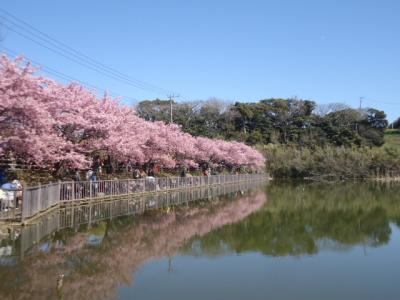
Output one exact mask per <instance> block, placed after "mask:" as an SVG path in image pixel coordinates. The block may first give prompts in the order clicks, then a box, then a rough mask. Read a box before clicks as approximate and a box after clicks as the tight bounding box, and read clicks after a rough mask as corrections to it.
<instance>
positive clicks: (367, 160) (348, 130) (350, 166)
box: [137, 99, 400, 180]
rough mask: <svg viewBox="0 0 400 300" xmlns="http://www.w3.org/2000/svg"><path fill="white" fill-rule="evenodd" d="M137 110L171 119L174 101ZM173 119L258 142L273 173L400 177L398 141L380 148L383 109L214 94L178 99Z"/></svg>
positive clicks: (203, 131)
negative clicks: (237, 98) (225, 98)
mask: <svg viewBox="0 0 400 300" xmlns="http://www.w3.org/2000/svg"><path fill="white" fill-rule="evenodd" d="M137 112H138V114H139V116H141V117H143V118H145V119H147V120H162V121H165V122H169V121H170V102H169V101H168V100H153V101H142V102H140V103H139V104H138V106H137ZM173 122H175V123H178V124H180V125H181V126H182V129H183V131H186V132H189V133H191V134H193V135H199V136H207V137H211V138H216V137H217V138H223V139H228V140H231V139H232V140H233V139H234V140H240V141H243V142H246V143H248V144H251V145H257V147H258V148H259V150H261V151H263V152H264V153H265V154H266V157H267V165H266V167H267V170H268V172H270V173H271V175H272V176H274V177H280V178H282V177H291V178H312V179H316V180H340V179H350V178H370V177H374V178H375V177H398V176H400V149H398V147H396V146H395V144H394V145H387V146H385V147H381V146H382V145H383V144H384V142H385V140H384V134H385V129H386V128H387V127H388V121H387V119H386V114H385V112H383V111H381V110H377V109H373V108H368V109H363V110H359V109H352V108H350V107H348V106H346V105H343V104H339V103H333V104H327V105H317V104H316V103H315V102H313V101H308V100H299V99H267V100H261V101H259V102H256V103H240V102H236V103H234V104H227V103H224V102H222V101H219V100H216V99H211V100H209V101H204V102H202V101H198V102H179V103H176V102H174V103H173ZM399 124H400V121H399V120H397V121H395V122H394V123H393V124H390V127H393V128H399ZM391 133H397V131H396V132H391ZM396 136H397V134H396ZM393 137H394V136H393ZM399 138H400V135H399Z"/></svg>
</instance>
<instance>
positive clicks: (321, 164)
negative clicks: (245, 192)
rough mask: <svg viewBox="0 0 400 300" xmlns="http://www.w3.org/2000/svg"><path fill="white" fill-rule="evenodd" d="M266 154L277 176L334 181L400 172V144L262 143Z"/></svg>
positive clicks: (391, 175)
mask: <svg viewBox="0 0 400 300" xmlns="http://www.w3.org/2000/svg"><path fill="white" fill-rule="evenodd" d="M260 148H261V149H262V150H263V151H264V153H265V154H266V156H267V158H268V161H267V170H268V171H269V173H270V174H271V175H272V176H273V177H275V178H308V179H313V180H319V181H332V180H333V181H334V180H345V179H365V178H389V177H390V178H395V177H399V176H400V147H396V146H390V145H387V146H385V147H380V148H368V147H360V148H339V147H315V148H313V149H310V148H304V149H301V148H298V147H290V146H283V145H265V146H262V147H260Z"/></svg>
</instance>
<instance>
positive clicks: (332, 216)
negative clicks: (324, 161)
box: [0, 183, 400, 300]
mask: <svg viewBox="0 0 400 300" xmlns="http://www.w3.org/2000/svg"><path fill="white" fill-rule="evenodd" d="M239 190H241V191H239ZM225 192H227V193H228V195H225V196H221V195H219V196H210V197H208V198H207V199H203V200H198V199H194V198H193V197H192V196H191V197H192V198H193V199H192V198H191V199H192V200H196V201H191V202H190V201H189V202H186V203H184V204H183V205H182V204H181V205H179V206H178V205H177V206H171V205H165V207H164V208H159V209H156V210H153V211H151V212H147V213H145V214H144V215H140V216H138V215H135V216H125V217H119V218H113V219H112V220H103V221H98V222H97V223H95V224H91V225H90V226H88V225H80V226H73V228H66V229H62V230H58V231H55V232H52V233H51V234H49V235H47V236H43V237H40V236H39V235H40V232H45V231H46V230H49V229H48V228H50V227H51V226H52V224H53V223H54V224H57V226H58V228H61V227H62V226H60V224H62V223H63V222H64V223H65V220H64V219H62V218H61V217H62V216H63V218H65V216H67V215H68V213H65V212H64V215H63V213H61V214H58V215H57V217H56V218H55V217H48V219H47V221H46V220H44V221H43V220H42V221H41V222H39V223H37V224H35V225H32V226H31V227H28V228H26V229H23V230H22V232H16V233H11V235H10V236H7V237H4V239H3V240H2V241H1V246H2V247H1V249H0V255H1V256H0V299H30V300H32V299H155V300H159V299H191V300H194V299H202V300H203V299H400V285H399V284H398V279H399V278H400V230H399V226H400V184H393V183H392V184H378V183H340V184H335V185H321V184H305V183H270V184H268V185H267V186H259V187H255V186H252V187H251V189H249V190H247V188H245V187H243V186H241V187H239V188H238V189H237V190H229V191H225ZM216 194H218V193H216ZM219 194H221V193H219ZM202 197H203V198H204V195H201V196H199V198H202ZM185 199H186V198H185ZM149 203H151V202H149ZM73 215H74V218H75V219H76V217H78V213H77V212H74V213H73ZM49 220H50V221H49ZM63 220H64V221H63ZM55 221H56V222H55ZM66 227H68V226H66ZM24 230H25V232H24ZM50 231H51V230H50ZM35 235H36V236H37V237H38V238H37V239H36V241H38V240H40V241H39V242H36V243H33V242H31V245H29V246H27V244H29V242H27V241H32V240H35V238H34V237H33V236H35ZM60 274H63V275H64V278H63V280H62V281H60V280H58V281H57V278H58V276H59V275H60ZM57 285H58V288H57Z"/></svg>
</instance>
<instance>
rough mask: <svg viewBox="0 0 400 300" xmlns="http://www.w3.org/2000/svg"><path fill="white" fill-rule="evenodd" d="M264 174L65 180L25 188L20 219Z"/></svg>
mask: <svg viewBox="0 0 400 300" xmlns="http://www.w3.org/2000/svg"><path fill="white" fill-rule="evenodd" d="M265 177H266V175H265V174H237V175H236V174H235V175H212V176H198V177H157V178H154V177H147V178H144V179H125V180H101V181H68V182H57V183H50V184H46V185H38V186H35V187H25V188H24V191H23V202H22V221H24V220H25V219H27V218H31V217H33V216H35V215H36V214H38V213H40V212H42V211H45V210H47V209H49V208H51V207H53V206H56V205H58V204H62V203H69V202H75V201H82V200H91V199H96V198H106V197H115V196H121V195H131V194H138V195H139V194H143V193H153V192H162V191H171V190H178V189H183V188H197V187H204V186H211V185H219V184H229V183H236V182H242V181H253V180H261V179H264V178H265Z"/></svg>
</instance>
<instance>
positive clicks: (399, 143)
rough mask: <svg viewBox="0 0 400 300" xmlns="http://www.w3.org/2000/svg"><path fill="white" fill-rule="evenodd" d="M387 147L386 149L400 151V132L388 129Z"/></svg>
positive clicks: (385, 137) (386, 133)
mask: <svg viewBox="0 0 400 300" xmlns="http://www.w3.org/2000/svg"><path fill="white" fill-rule="evenodd" d="M384 139H385V145H384V147H389V148H397V149H400V130H398V129H387V130H386V131H385V136H384Z"/></svg>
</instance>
